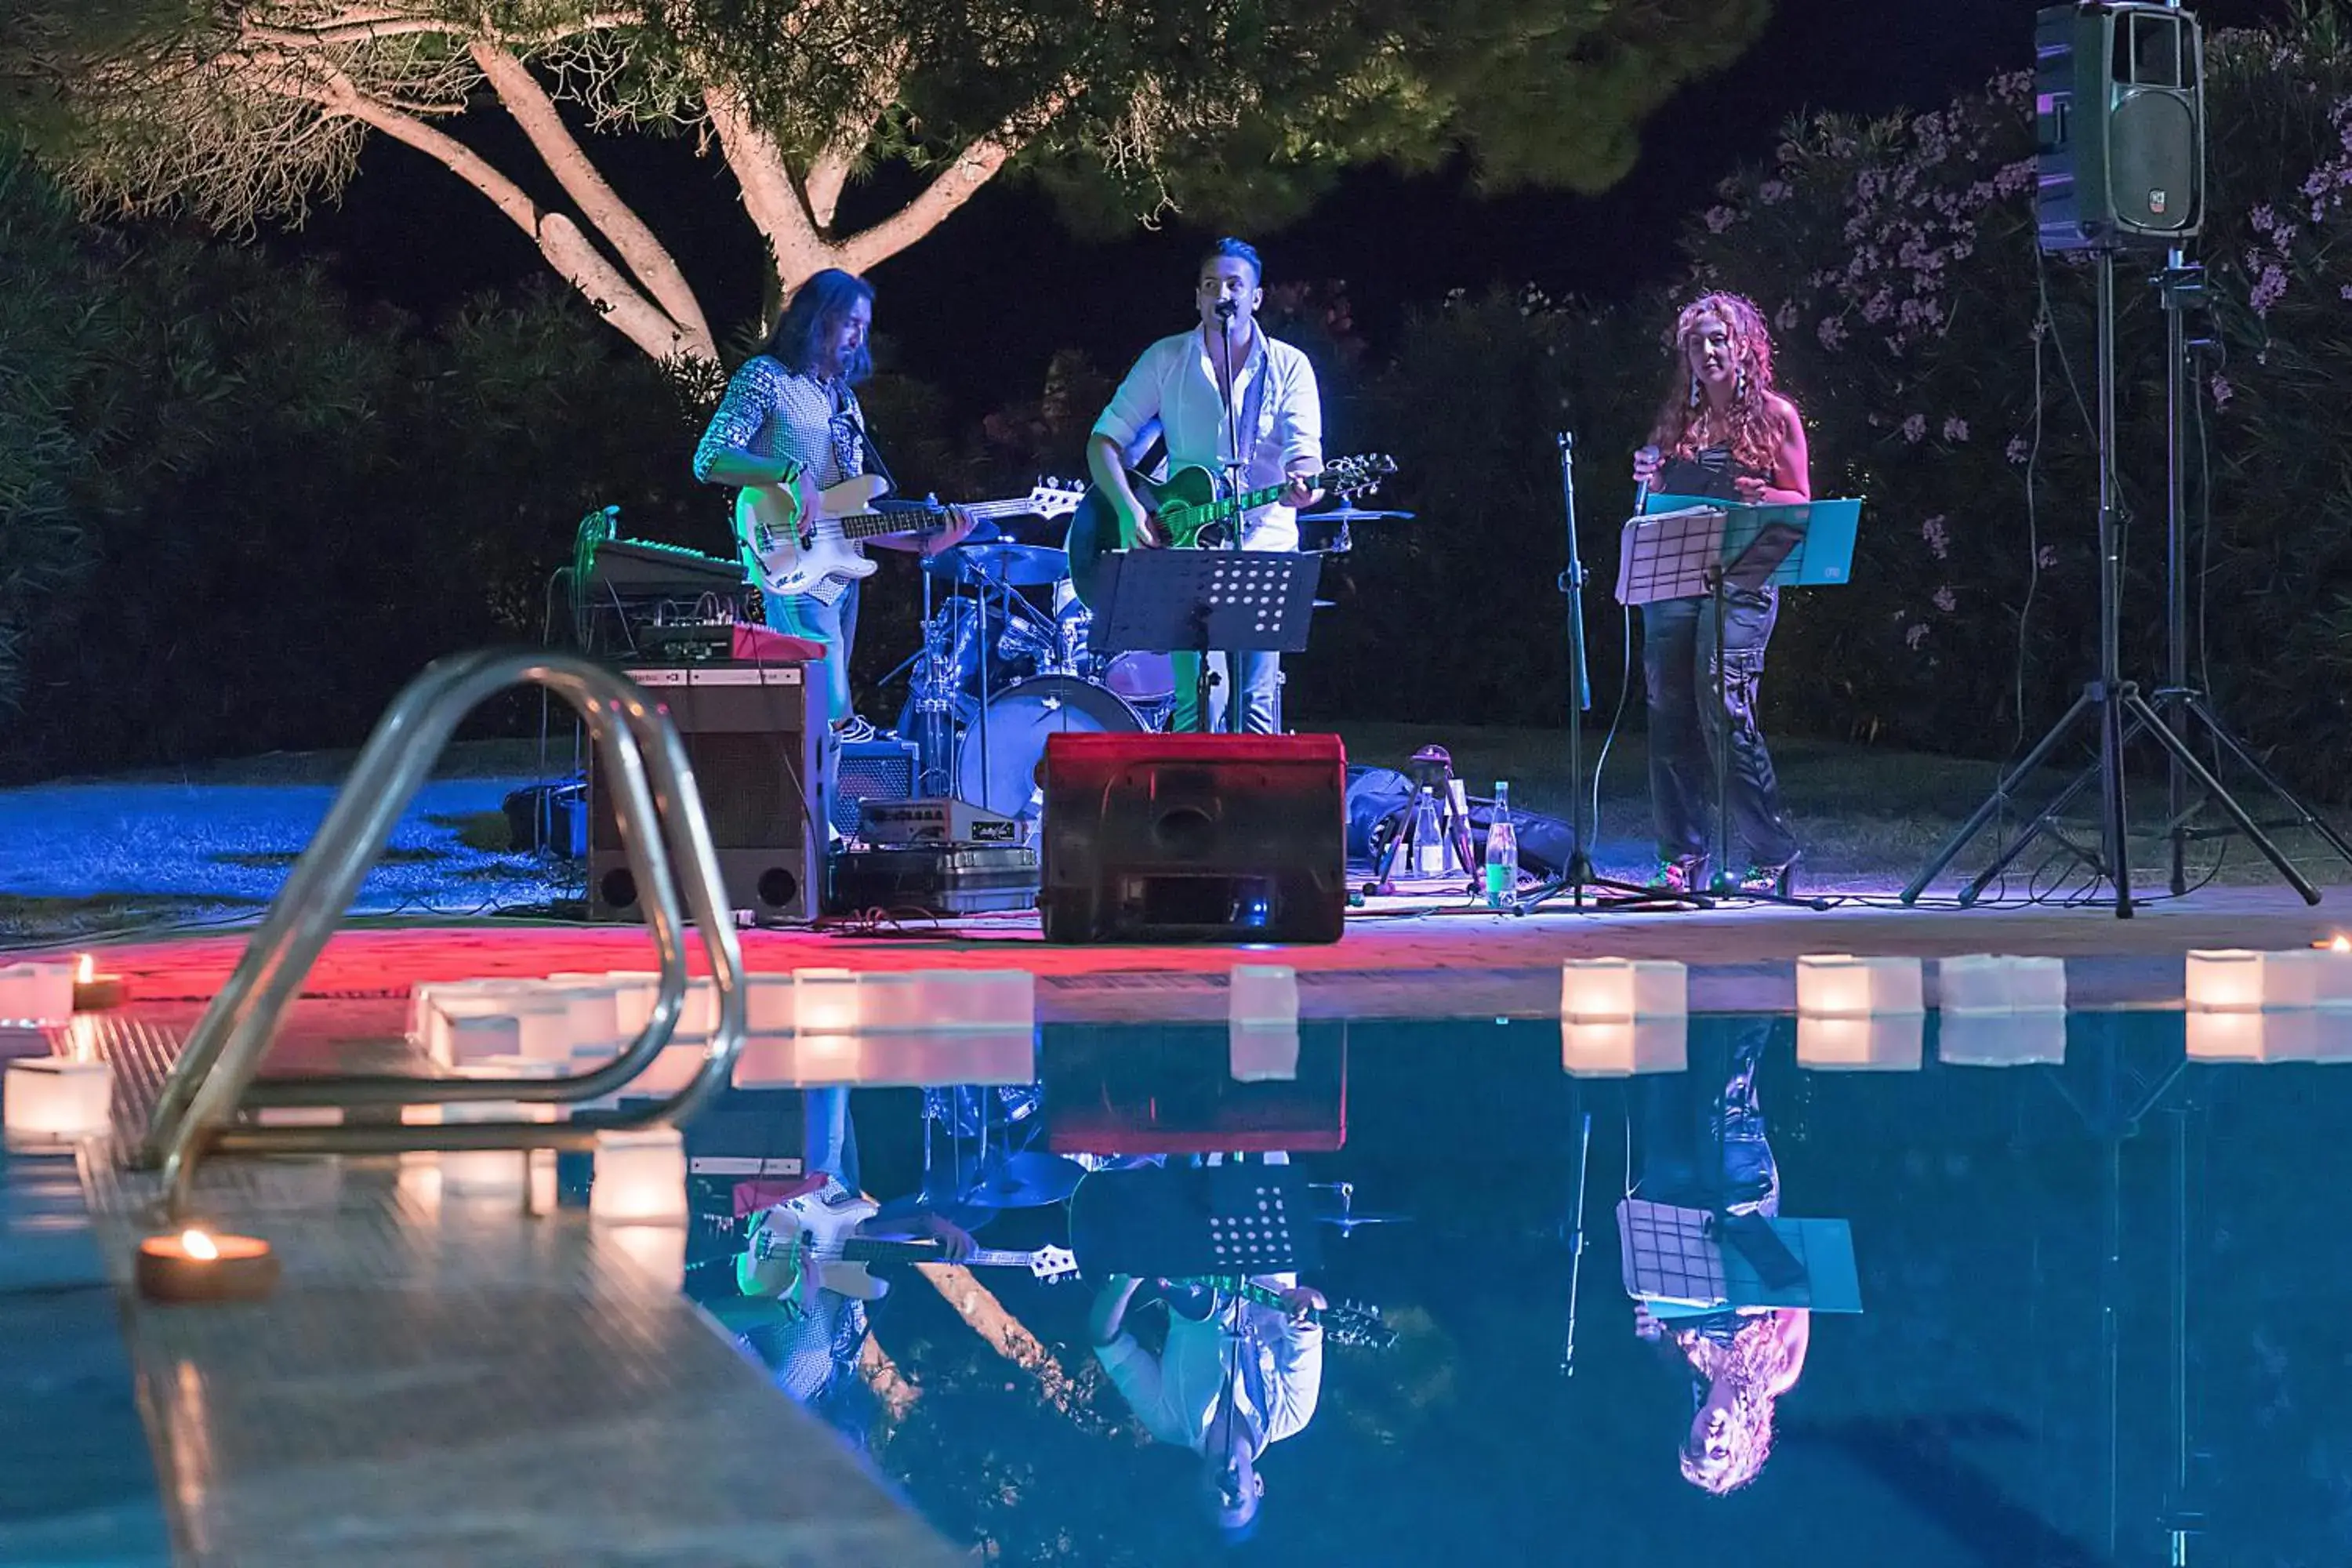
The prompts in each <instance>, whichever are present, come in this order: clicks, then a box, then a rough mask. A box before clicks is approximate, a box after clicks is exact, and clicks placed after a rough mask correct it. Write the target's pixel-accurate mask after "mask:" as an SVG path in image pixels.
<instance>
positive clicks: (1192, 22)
mask: <svg viewBox="0 0 2352 1568" xmlns="http://www.w3.org/2000/svg"><path fill="white" fill-rule="evenodd" d="M45 3H46V4H47V6H48V7H50V9H49V10H48V11H47V12H46V13H42V12H40V11H39V7H38V5H37V6H36V7H35V9H34V12H33V13H28V15H41V16H45V17H46V25H44V24H43V23H39V22H33V21H27V20H26V19H24V18H22V17H20V18H19V19H18V20H17V21H16V23H13V24H10V26H11V27H12V28H13V30H14V33H15V36H16V40H17V46H18V47H16V50H15V51H14V52H15V53H16V55H17V56H18V57H19V63H18V65H17V68H16V70H15V71H14V72H13V73H11V74H13V75H14V76H15V77H16V79H18V80H19V81H20V82H21V81H25V80H31V81H35V82H37V83H38V84H40V90H37V91H29V92H28V91H24V90H19V91H16V92H11V93H8V94H7V95H6V97H7V100H9V101H12V102H14V103H16V104H17V105H19V106H20V108H21V107H22V106H24V105H27V104H33V105H38V106H40V107H42V108H43V109H44V110H45V112H44V113H42V114H41V115H40V117H39V118H40V120H41V122H42V123H43V125H45V126H48V127H50V128H51V133H50V134H49V135H48V136H47V145H48V146H49V148H50V150H51V152H52V153H53V155H54V156H55V157H56V158H57V159H58V162H59V163H61V164H62V165H63V166H64V167H65V168H66V170H67V171H68V174H69V176H70V177H71V179H72V180H73V182H74V184H76V186H77V188H78V189H79V191H80V193H81V194H82V195H83V196H84V197H85V199H86V200H88V201H89V202H90V203H92V204H93V205H99V206H111V207H115V208H118V209H130V210H136V209H140V208H148V207H154V206H158V205H165V204H172V203H182V204H185V205H187V206H188V207H190V208H192V209H193V210H194V212H196V213H197V214H198V215H199V216H202V217H204V218H205V219H206V220H208V221H209V222H211V223H213V224H215V225H216V226H221V227H223V228H226V229H229V230H232V231H235V230H240V229H245V228H249V227H250V226H252V225H254V224H255V223H257V221H260V220H264V219H283V220H291V221H299V219H300V217H301V216H302V215H303V213H304V211H305V210H306V208H307V207H308V205H309V204H310V203H312V202H314V201H317V200H320V199H322V198H331V197H333V196H335V195H339V194H340V193H341V190H342V188H343V186H344V185H345V184H347V182H348V181H349V180H350V178H351V176H352V172H353V170H354V167H355V165H356V162H357V159H358V155H359V153H360V150H361V148H362V145H363V144H364V143H365V142H366V140H367V138H368V137H369V136H370V135H371V134H372V133H373V134H381V135H383V136H388V137H391V138H393V139H394V140H395V141H397V142H402V143H404V144H405V145H407V146H409V147H411V148H414V149H415V150H416V151H417V152H419V153H424V154H425V156H427V157H430V158H432V159H434V160H436V162H438V163H441V164H442V165H443V166H445V167H446V168H447V169H448V170H449V171H450V173H452V174H455V175H456V176H457V178H458V179H459V180H461V181H463V182H464V183H465V184H467V185H469V186H471V187H472V188H473V189H474V190H475V191H476V192H477V193H478V194H479V195H482V196H483V197H485V198H487V199H488V200H489V201H490V202H492V203H493V204H495V205H497V207H498V209H499V212H501V213H502V214H504V215H505V216H507V217H508V218H509V220H510V221H511V222H513V223H514V224H515V226H517V227H518V228H520V230H521V231H522V232H523V233H524V234H525V235H527V236H528V237H530V240H531V241H532V243H533V244H534V245H535V246H536V247H538V249H539V251H540V254H541V256H542V257H543V258H545V260H546V262H547V264H548V266H549V267H550V268H552V269H553V270H554V271H555V272H556V273H557V274H558V275H560V276H561V277H562V279H564V280H565V281H566V282H568V283H569V284H570V285H571V286H572V288H574V289H578V290H579V291H580V292H581V293H582V294H583V295H584V296H585V297H586V298H587V299H588V300H590V301H591V302H592V303H593V305H594V306H595V308H596V309H597V310H599V311H600V312H602V313H603V315H604V319H605V320H606V321H609V322H610V323H611V324H612V325H613V326H614V328H615V329H617V330H618V331H621V332H622V333H623V334H624V335H625V336H626V337H627V338H628V340H629V341H630V342H632V343H635V345H636V346H637V347H638V348H640V349H641V350H643V351H644V352H645V353H648V354H650V355H653V356H654V357H656V358H657V359H667V358H671V357H675V356H685V357H688V358H693V359H699V360H713V359H716V358H717V357H718V348H717V342H718V340H717V336H716V334H715V333H714V332H713V330H712V328H711V325H710V320H711V318H710V313H709V311H708V310H706V308H705V306H704V304H703V302H702V300H700V299H699V298H698V295H697V293H696V291H695V289H694V288H693V286H692V285H691V284H690V283H689V282H688V279H687V276H686V272H685V269H684V268H682V267H681V266H680V264H679V261H678V258H677V255H676V254H675V253H674V252H673V250H672V249H671V248H670V247H669V246H667V244H665V243H664V241H663V240H662V239H661V238H660V237H658V236H657V235H656V233H655V231H654V228H653V226H651V225H650V224H649V223H647V222H646V219H645V217H644V216H642V214H641V213H640V212H639V210H638V208H637V206H636V205H633V204H632V203H631V202H630V201H629V200H628V199H626V198H625V197H624V196H623V195H621V193H620V192H619V191H618V190H616V189H615V187H614V183H613V181H612V179H611V178H610V177H608V174H607V172H606V171H605V170H604V169H602V168H600V167H599V165H598V162H597V159H596V157H595V155H594V154H593V152H592V149H591V144H590V142H588V141H587V140H585V139H583V128H584V129H586V130H588V131H594V132H642V133H658V132H672V133H678V132H683V133H686V134H689V135H691V136H693V137H694V138H695V139H696V144H697V148H698V151H699V152H702V153H706V154H715V155H716V156H718V157H719V158H720V159H722V160H724V162H725V163H726V165H727V167H728V169H729V171H730V174H731V175H732V177H733V181H734V184H735V187H736V191H737V194H738V195H739V197H740V200H741V202H742V204H743V207H744V210H745V212H746V214H747V215H748V216H750V218H751V222H752V225H753V226H754V227H755V228H757V230H758V231H759V234H760V236H761V239H762V240H763V241H764V243H765V246H766V248H767V251H768V254H769V257H770V258H771V260H772V266H773V272H774V277H775V280H776V282H777V284H778V286H779V289H780V290H782V292H785V293H789V291H790V290H791V289H793V288H794V287H796V286H797V285H798V284H799V282H800V281H801V280H802V279H804V278H806V277H807V276H809V275H810V274H811V273H812V272H814V271H815V270H817V269H818V268H824V267H845V268H850V269H852V270H862V269H864V268H870V267H872V266H874V265H875V264H876V263H877V262H880V261H882V260H884V259H886V258H889V257H891V256H893V255H896V254H897V253H898V252H899V251H901V250H903V249H905V248H906V247H908V246H910V245H912V244H914V243H916V242H917V241H918V240H919V239H921V238H923V237H925V236H927V235H929V234H930V233H932V232H933V231H934V230H936V229H937V228H938V227H939V226H940V225H941V224H942V223H944V222H946V221H947V219H948V218H949V217H950V216H952V215H953V214H954V213H955V212H956V210H957V209H958V208H960V207H961V206H962V205H964V204H965V203H966V202H968V201H969V200H971V196H972V195H974V193H976V192H977V191H979V190H980V189H981V188H982V186H983V185H985V184H987V183H988V182H989V181H991V180H992V179H994V178H996V177H997V176H998V175H999V174H1002V173H1003V171H1004V170H1005V169H1006V168H1008V167H1009V166H1012V165H1013V164H1014V163H1015V162H1016V160H1017V161H1020V162H1022V163H1026V164H1027V165H1029V166H1031V167H1032V168H1033V169H1034V170H1035V171H1036V173H1037V174H1039V175H1040V176H1041V177H1043V178H1045V179H1047V180H1048V181H1049V182H1050V183H1051V184H1052V187H1053V188H1054V189H1055V191H1056V192H1057V193H1058V194H1060V195H1065V196H1067V197H1069V198H1071V199H1072V201H1074V202H1075V203H1077V204H1079V205H1081V206H1083V207H1085V208H1087V210H1091V211H1093V212H1096V213H1097V214H1099V213H1101V212H1104V211H1106V210H1119V211H1124V212H1126V213H1128V214H1130V215H1132V214H1136V213H1139V212H1140V213H1144V214H1147V215H1148V214H1151V213H1157V212H1160V211H1162V210H1164V209H1165V208H1166V207H1167V206H1168V205H1171V204H1173V203H1177V202H1180V201H1191V202H1193V203H1195V204H1196V205H1205V206H1206V207H1208V208H1209V209H1210V210H1212V211H1238V212H1246V213H1248V214H1249V215H1250V216H1253V217H1254V218H1255V219H1257V220H1259V221H1265V219H1267V218H1268V217H1269V216H1274V215H1277V214H1282V213H1286V212H1290V211H1295V210H1297V207H1298V205H1300V204H1301V203H1302V202H1303V201H1304V200H1305V199H1306V198H1307V196H1308V195H1311V194H1312V193H1313V191H1314V190H1316V189H1318V188H1319V186H1320V184H1322V183H1323V182H1326V181H1328V179H1329V178H1331V177H1332V175H1333V174H1334V173H1335V172H1336V171H1337V170H1338V169H1339V168H1341V167H1343V166H1345V165H1346V164H1348V163H1352V162H1359V161H1364V160H1377V159H1388V160H1393V161H1397V162H1400V163H1406V164H1411V165H1416V166H1422V165H1427V164H1429V163H1433V162H1436V161H1438V160H1440V159H1443V158H1444V157H1447V156H1450V155H1453V154H1454V153H1457V152H1464V151H1466V152H1467V153H1470V154H1471V155H1472V156H1473V157H1475V159H1476V160H1477V161H1478V164H1479V168H1480V172H1481V175H1482V178H1484V179H1486V180H1487V181H1488V182H1489V183H1491V184H1502V185H1508V184H1523V183H1528V182H1541V183H1549V184H1566V185H1569V186H1570V187H1573V188H1579V189H1585V190H1595V189H1600V188H1602V187H1605V186H1606V185H1608V184H1611V183H1612V182H1613V181H1615V180H1616V179H1617V178H1619V177H1621V176H1622V174H1623V173H1624V172H1625V171H1626V170H1627V169H1628V168H1629V167H1630V166H1631V165H1632V163H1633V157H1634V155H1635V153H1636V152H1637V151H1638V131H1639V127H1640V126H1641V124H1642V123H1643V121H1644V120H1645V119H1647V118H1648V116H1649V115H1650V114H1651V113H1653V112H1654V110H1657V109H1658V108H1659V107H1660V106H1661V105H1662V104H1664V102H1665V101H1666V100H1667V99H1668V98H1669V97H1670V96H1671V95H1672V94H1673V93H1674V92H1675V90H1676V89H1678V88H1679V87H1681V86H1682V85H1683V84H1684V83H1685V82H1687V81H1689V80H1691V79H1694V78H1695V77H1696V76H1698V75H1700V74H1703V73H1705V72H1706V71H1709V70H1713V69H1716V68H1720V67H1721V66H1723V65H1725V64H1727V62H1728V61H1730V60H1731V59H1733V58H1736V57H1737V56H1738V53H1739V52H1740V50H1741V49H1743V48H1744V47H1746V45H1747V43H1748V41H1749V40H1750V39H1751V38H1752V37H1754V36H1755V33H1756V32H1757V30H1758V28H1759V27H1760V26H1761V25H1762V22H1763V20H1764V17H1765V16H1766V15H1767V13H1768V11H1769V0H1667V3H1664V4H1661V3H1658V0H1583V3H1581V4H1570V3H1568V0H1461V3H1460V4H1458V5H1453V6H1451V7H1449V8H1447V9H1446V10H1445V11H1444V13H1443V14H1442V15H1440V14H1436V13H1433V11H1431V9H1430V8H1429V7H1427V6H1425V5H1415V4H1412V3H1411V0H1365V3H1360V4H1357V5H1343V6H1334V5H1328V4H1318V3H1317V0H1248V3H1244V4H1243V5H1219V6H1213V7H1212V6H1203V5H1191V6H1186V5H1155V4H1141V5H1127V4H1118V3H1115V0H609V3H598V0H488V3H487V4H484V3H482V0H470V3H469V0H380V3H379V0H248V3H247V4H241V5H240V4H223V5H195V4H194V3H193V0H105V4H104V5H103V7H102V14H103V15H104V16H105V18H106V22H105V25H104V26H102V27H100V28H96V29H92V28H86V27H83V26H80V25H79V23H78V22H77V21H75V20H74V19H72V18H73V14H74V11H75V9H76V7H75V5H74V3H73V0H45ZM0 43H5V40H0ZM27 61H29V63H26V62H27ZM58 105H62V106H63V107H62V110H59V111H58V112H46V110H51V109H55V108H56V106H58ZM492 105H495V106H496V109H497V110H500V111H503V114H504V116H505V117H506V119H507V121H509V122H510V125H511V127H512V129H513V130H515V131H519V132H520V138H521V141H522V142H523V143H526V144H527V145H528V147H529V149H530V155H529V158H528V159H525V158H523V157H521V156H520V154H518V155H517V156H515V157H510V158H509V159H507V161H506V163H503V164H502V163H500V162H499V160H498V159H497V158H495V157H494V156H493V155H492V154H491V153H487V152H485V151H484V150H483V149H484V147H485V146H487V145H490V144H491V143H493V142H494V141H495V140H496V139H495V137H493V136H491V135H487V134H484V133H483V132H487V131H488V126H487V125H486V124H485V123H484V122H485V121H488V119H490V118H491V106H492ZM58 121H63V122H65V123H67V124H69V125H70V127H71V129H70V131H69V132H57V131H56V130H55V125H56V124H57V123H58ZM533 164H535V166H532V165H533ZM886 167H895V168H897V169H899V170H902V171H907V172H911V173H912V174H914V175H915V176H916V178H915V180H914V182H913V185H912V194H911V195H908V196H907V197H906V199H904V200H903V201H902V202H900V203H899V204H898V205H897V206H896V207H895V208H892V209H891V210H888V211H887V212H884V213H882V214H880V215H879V216H877V217H875V218H874V219H873V220H872V221H870V222H866V223H863V224H861V225H851V224H848V223H846V222H845V221H844V215H843V208H842V203H843V196H844V193H845V190H846V189H847V188H848V187H849V186H850V184H851V183H852V181H853V180H854V179H855V178H856V177H857V176H859V175H861V174H868V173H871V172H875V171H878V170H881V169H883V168H886ZM550 181H551V182H552V184H551V186H550V184H549V183H550ZM558 193H560V199H558ZM741 313H743V314H748V313H749V312H748V311H745V312H741Z"/></svg>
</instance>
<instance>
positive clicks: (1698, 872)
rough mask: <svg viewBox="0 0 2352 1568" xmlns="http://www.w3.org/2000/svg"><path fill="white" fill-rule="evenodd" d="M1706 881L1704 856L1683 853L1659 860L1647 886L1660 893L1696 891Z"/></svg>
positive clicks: (1701, 888) (1702, 887) (1703, 885)
mask: <svg viewBox="0 0 2352 1568" xmlns="http://www.w3.org/2000/svg"><path fill="white" fill-rule="evenodd" d="M1648 885H1649V886H1651V887H1653V888H1655V889H1658V890H1659V891H1660V892H1662V893H1696V892H1700V891H1702V890H1704V889H1705V886H1706V856H1704V855H1683V856H1677V857H1676V858H1673V859H1669V860H1660V861H1659V862H1658V868H1657V869H1656V870H1654V871H1653V872H1651V873H1650V880H1649V884H1648Z"/></svg>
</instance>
